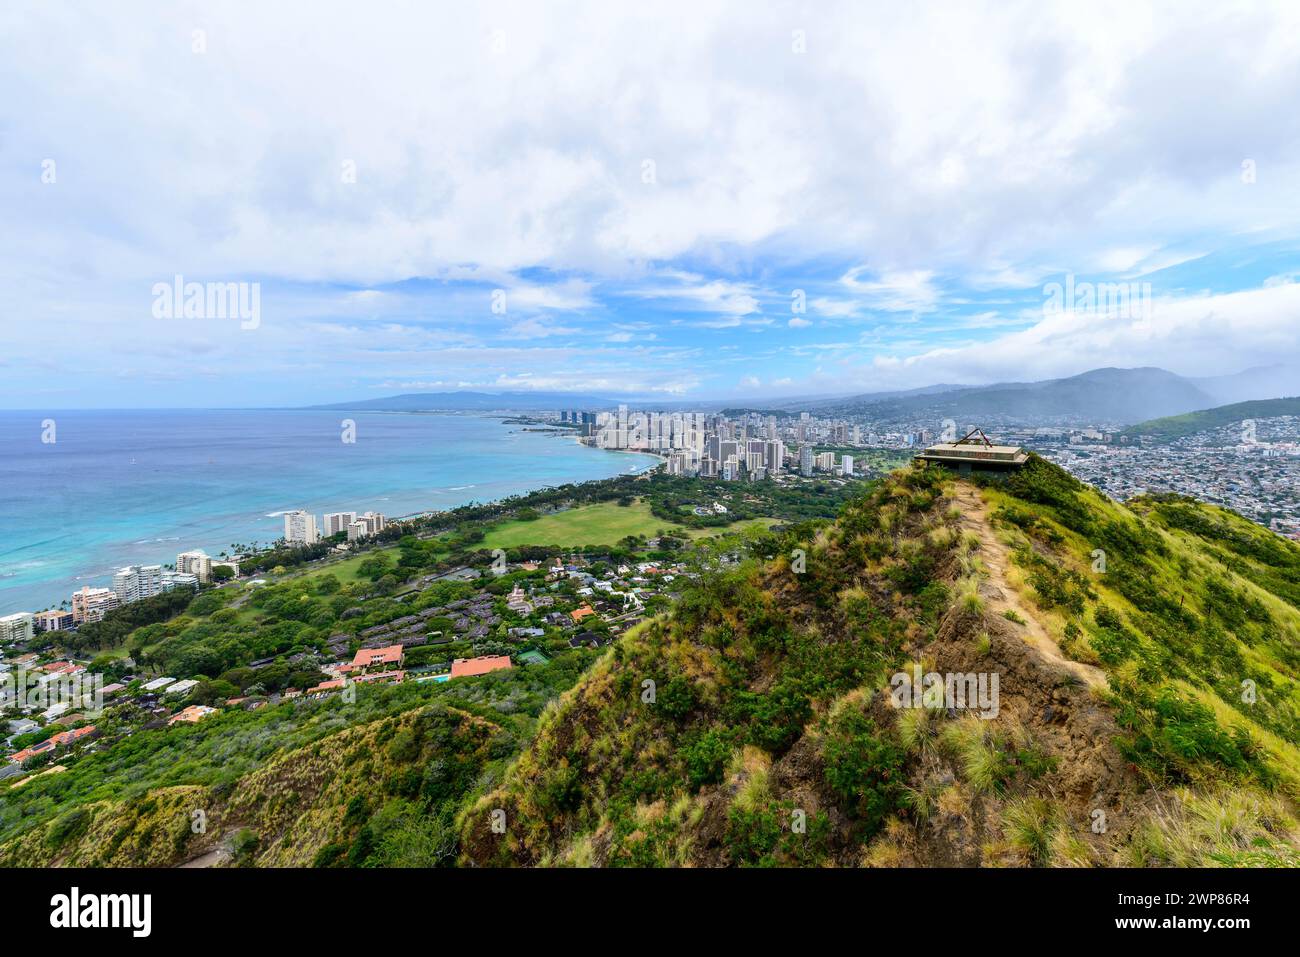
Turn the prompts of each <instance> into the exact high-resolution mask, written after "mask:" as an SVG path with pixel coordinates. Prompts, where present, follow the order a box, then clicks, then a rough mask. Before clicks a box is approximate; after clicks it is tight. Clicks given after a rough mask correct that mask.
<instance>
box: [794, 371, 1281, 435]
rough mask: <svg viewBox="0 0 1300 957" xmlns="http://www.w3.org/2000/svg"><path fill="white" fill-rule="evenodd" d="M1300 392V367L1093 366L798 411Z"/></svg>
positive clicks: (1028, 410)
mask: <svg viewBox="0 0 1300 957" xmlns="http://www.w3.org/2000/svg"><path fill="white" fill-rule="evenodd" d="M1297 393H1300V371H1298V370H1295V369H1288V368H1286V367H1281V366H1278V367H1272V368H1268V369H1251V370H1247V371H1246V372H1242V373H1239V374H1237V375H1232V376H1221V377H1217V378H1207V379H1192V378H1187V377H1184V376H1179V375H1175V374H1174V373H1172V372H1169V371H1167V370H1165V369H1157V368H1153V367H1145V368H1138V369H1093V370H1092V371H1090V372H1084V373H1082V374H1080V375H1076V376H1070V377H1068V378H1064V379H1047V380H1044V381H1041V382H1004V383H998V384H995V385H987V386H972V387H964V386H949V387H944V386H934V387H930V388H929V389H927V390H917V391H916V392H914V393H912V394H900V393H875V394H866V395H859V396H851V397H849V398H844V399H832V400H827V401H822V402H816V403H811V404H809V405H807V406H804V407H803V408H802V409H798V410H795V411H802V410H807V411H817V412H819V413H821V414H824V415H826V414H829V415H867V416H871V417H873V418H876V419H880V420H886V421H887V420H907V419H917V418H944V417H951V418H954V419H958V420H959V421H960V422H962V423H963V424H964V423H966V422H971V421H977V420H979V419H980V418H982V417H994V416H995V417H998V418H1000V419H1002V420H1011V421H1021V422H1025V423H1044V422H1051V421H1071V422H1088V423H1095V424H1113V425H1126V424H1131V423H1136V422H1143V421H1146V420H1149V419H1157V418H1161V417H1164V416H1172V415H1181V414H1183V413H1185V412H1192V411H1196V410H1200V409H1210V408H1213V407H1215V406H1220V405H1223V404H1225V403H1228V402H1235V401H1240V400H1241V398H1242V397H1243V395H1244V396H1245V397H1247V398H1250V399H1272V398H1278V397H1281V396H1284V395H1294V394H1297Z"/></svg>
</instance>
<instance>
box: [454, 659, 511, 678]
mask: <svg viewBox="0 0 1300 957" xmlns="http://www.w3.org/2000/svg"><path fill="white" fill-rule="evenodd" d="M512 667H514V666H513V665H512V664H511V663H510V656H509V655H483V656H482V657H481V658H457V659H456V660H455V661H453V662H452V663H451V676H452V677H453V678H472V677H473V676H474V675H485V674H487V673H488V672H489V671H501V670H503V669H505V668H512Z"/></svg>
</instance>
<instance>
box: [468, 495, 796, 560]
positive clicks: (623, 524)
mask: <svg viewBox="0 0 1300 957" xmlns="http://www.w3.org/2000/svg"><path fill="white" fill-rule="evenodd" d="M775 523H776V519H772V518H755V519H748V520H746V521H743V522H737V523H735V524H734V525H730V526H728V527H726V528H698V529H691V530H690V536H691V538H707V537H709V536H712V535H721V534H723V533H725V532H735V531H740V530H741V529H745V528H749V527H766V526H768V525H773V524H775ZM681 527H682V526H680V525H678V524H676V523H674V522H666V521H664V520H663V519H662V518H659V517H657V516H655V515H653V514H652V513H651V512H650V506H649V505H647V504H646V503H645V502H644V501H642V500H640V499H638V500H637V501H635V502H633V503H632V504H631V505H628V506H622V505H618V504H616V503H614V502H600V503H598V504H596V505H583V506H580V507H578V508H571V509H568V510H566V511H563V512H556V513H555V514H554V515H543V516H542V517H541V518H538V519H536V520H534V521H531V522H526V521H519V520H512V521H506V522H502V523H500V524H499V525H496V526H494V527H492V528H491V529H489V530H488V533H487V536H486V537H485V538H484V539H483V544H482V546H481V547H483V548H515V547H518V546H520V545H558V546H560V547H563V548H569V547H573V546H576V545H615V544H617V543H618V542H620V541H622V540H623V539H624V538H626V537H627V536H629V535H644V536H646V537H647V538H653V537H654V536H655V535H657V534H659V532H661V531H668V530H669V529H672V528H681Z"/></svg>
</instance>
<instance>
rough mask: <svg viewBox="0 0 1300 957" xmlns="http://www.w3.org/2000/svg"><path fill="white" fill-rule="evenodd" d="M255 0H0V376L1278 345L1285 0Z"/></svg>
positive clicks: (531, 383)
mask: <svg viewBox="0 0 1300 957" xmlns="http://www.w3.org/2000/svg"><path fill="white" fill-rule="evenodd" d="M264 6H266V5H257V4H245V3H230V4H222V5H221V6H220V8H219V9H217V10H211V9H205V8H204V7H203V6H201V5H198V4H185V3H181V4H166V5H163V4H156V5H155V4H147V3H141V4H133V5H130V6H129V7H120V8H115V9H109V8H104V9H97V8H96V9H90V10H87V9H85V8H81V7H77V6H74V5H71V4H68V5H62V4H57V3H55V4H50V3H35V2H32V3H22V2H20V3H15V4H7V5H6V6H5V8H4V9H3V11H0V88H3V89H5V90H6V96H5V97H4V99H3V101H2V102H0V310H2V311H0V324H2V328H3V339H2V341H0V344H2V345H3V349H0V407H21V408H36V409H40V408H66V407H88V406H101V407H113V406H213V405H217V406H226V405H263V404H290V405H292V404H307V403H313V402H325V401H331V400H338V399H345V398H359V397H367V396H380V395H385V394H390V393H395V392H407V391H423V390H445V389H457V388H465V389H482V390H494V389H564V390H574V391H584V392H595V393H599V394H606V395H611V396H614V395H636V396H643V397H644V396H663V397H665V398H672V399H674V400H681V399H688V398H690V397H692V396H699V397H753V398H762V397H776V396H781V395H807V394H830V393H846V392H865V391H874V390H878V389H881V390H883V389H895V388H909V387H915V386H921V385H926V384H930V383H935V382H970V383H978V382H990V381H1005V380H1010V379H1034V378H1045V377H1050V376H1058V375H1070V374H1074V373H1077V372H1082V371H1085V370H1087V369H1089V368H1095V367H1098V366H1105V365H1119V366H1135V365H1159V366H1163V367H1165V368H1169V369H1171V370H1173V371H1175V372H1180V373H1184V374H1189V375H1214V374H1224V373H1232V372H1237V371H1240V370H1241V369H1245V368H1248V367H1251V366H1256V365H1264V364H1271V363H1277V362H1283V363H1296V362H1300V356H1297V352H1300V346H1298V345H1297V343H1298V342H1300V336H1297V335H1296V332H1295V330H1296V328H1297V319H1298V318H1300V284H1297V283H1296V275H1297V273H1298V272H1300V265H1298V264H1300V257H1297V246H1298V245H1300V231H1298V229H1297V227H1298V226H1300V223H1298V222H1297V220H1298V219H1300V165H1298V164H1300V149H1298V148H1297V147H1300V113H1297V111H1296V109H1295V92H1296V90H1298V89H1300V12H1298V10H1297V7H1296V5H1294V4H1285V3H1279V4H1276V5H1273V4H1267V3H1259V4H1251V5H1249V6H1242V7H1234V8H1224V7H1223V5H1221V4H1196V3H1188V4H1179V5H1178V7H1177V9H1176V11H1175V10H1174V8H1172V7H1169V6H1161V5H1150V6H1147V5H1143V4H1140V3H1129V2H1125V3H1116V4H1113V5H1112V4H1105V3H1102V4H1094V5H1088V6H1086V7H1085V6H1084V5H1073V4H1071V5H1064V4H1061V5H1054V4H1041V3H1026V4H1014V3H997V4H990V5H987V6H984V5H981V4H973V3H972V4H960V5H947V6H941V5H916V6H909V7H908V8H906V9H896V8H894V7H889V6H879V7H875V6H866V5H862V4H858V3H845V4H817V5H805V4H788V5H781V4H776V5H763V8H762V9H761V10H756V9H754V5H750V4H733V3H699V2H693V3H687V4H673V3H657V4H654V5H651V6H647V7H644V8H641V7H636V8H633V7H628V6H623V5H608V4H604V5H598V4H586V5H582V4H572V5H570V4H557V5H548V8H547V11H546V12H545V13H543V12H542V11H541V9H540V8H539V7H538V6H537V5H533V4H497V5H493V4H488V5H483V6H476V7H475V8H474V9H472V10H468V11H467V10H465V9H463V8H462V7H455V8H452V7H445V8H440V7H438V6H436V5H427V4H398V3H391V4H389V3H379V4H376V5H371V6H367V7H365V8H358V7H356V6H355V5H354V4H339V5H334V4H328V3H326V4H311V5H298V4H284V5H277V6H276V8H275V9H272V10H267V9H263V7H264ZM176 275H181V276H183V277H184V279H185V280H186V281H190V282H199V283H249V284H253V283H256V284H257V288H258V290H259V295H260V300H259V301H260V310H259V316H258V320H257V322H256V323H255V324H251V325H252V326H253V327H249V328H241V324H240V323H239V322H238V321H233V320H230V319H223V318H217V317H207V318H204V317H192V318H183V317H181V318H176V317H173V318H159V317H158V316H156V315H155V312H154V308H153V307H154V304H155V298H156V295H155V291H154V290H155V287H156V285H157V284H159V283H171V282H172V281H173V277H175V276H176ZM1067 276H1072V277H1074V281H1075V283H1101V282H1125V283H1129V282H1134V283H1139V284H1149V286H1143V287H1142V288H1144V289H1149V299H1148V300H1144V302H1143V306H1142V308H1141V309H1134V310H1129V311H1128V312H1121V313H1116V312H1115V311H1114V310H1110V311H1107V310H1103V309H1096V308H1091V307H1087V306H1082V307H1080V306H1077V305H1076V307H1075V308H1072V309H1070V308H1067V309H1064V310H1052V309H1050V308H1046V307H1045V304H1046V303H1047V300H1048V295H1047V293H1046V291H1045V290H1046V289H1047V288H1048V287H1049V285H1050V284H1052V283H1062V284H1064V283H1065V282H1066V277H1067ZM799 291H802V297H801V302H802V306H803V308H802V310H801V311H800V310H798V309H796V308H795V305H796V302H798V301H800V296H799ZM246 325H249V324H246Z"/></svg>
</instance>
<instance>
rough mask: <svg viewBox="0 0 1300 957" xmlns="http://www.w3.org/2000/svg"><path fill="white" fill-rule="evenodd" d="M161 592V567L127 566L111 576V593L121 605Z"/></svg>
mask: <svg viewBox="0 0 1300 957" xmlns="http://www.w3.org/2000/svg"><path fill="white" fill-rule="evenodd" d="M160 591H162V566H161V565H127V566H126V567H125V568H119V569H118V570H117V572H116V573H115V574H114V575H113V592H114V593H115V594H116V595H117V600H118V601H119V602H121V603H122V604H123V605H129V604H130V603H131V602H133V601H139V600H140V599H141V598H150V597H152V596H154V595H156V594H158V593H159V592H160Z"/></svg>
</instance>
